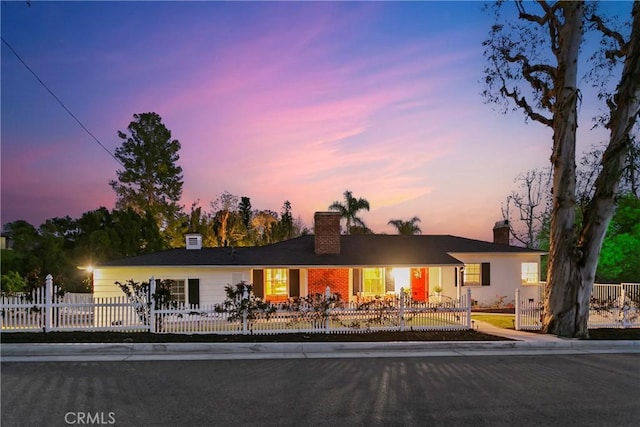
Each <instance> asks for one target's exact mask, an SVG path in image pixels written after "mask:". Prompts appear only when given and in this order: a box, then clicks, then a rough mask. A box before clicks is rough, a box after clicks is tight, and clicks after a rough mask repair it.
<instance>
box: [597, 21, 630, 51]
mask: <svg viewBox="0 0 640 427" xmlns="http://www.w3.org/2000/svg"><path fill="white" fill-rule="evenodd" d="M589 21H590V22H593V23H594V24H595V27H596V28H597V29H598V31H600V32H601V33H602V34H604V35H605V36H607V37H610V38H612V39H613V40H615V42H616V44H617V45H618V49H608V50H606V51H605V56H606V57H607V58H608V59H613V58H623V57H625V56H626V54H627V51H628V50H629V44H628V43H627V42H626V41H625V40H624V37H622V34H620V33H619V32H617V31H613V30H612V29H610V28H609V27H607V26H606V25H605V23H604V21H603V20H602V18H600V17H599V16H598V15H595V14H594V15H591V17H590V18H589Z"/></svg>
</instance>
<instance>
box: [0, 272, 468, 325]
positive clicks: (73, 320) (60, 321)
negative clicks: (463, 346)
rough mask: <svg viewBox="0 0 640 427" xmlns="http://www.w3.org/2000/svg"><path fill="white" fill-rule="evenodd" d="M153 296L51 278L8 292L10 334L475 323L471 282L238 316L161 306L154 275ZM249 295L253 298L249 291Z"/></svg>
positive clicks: (4, 302)
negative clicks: (441, 293) (444, 297)
mask: <svg viewBox="0 0 640 427" xmlns="http://www.w3.org/2000/svg"><path fill="white" fill-rule="evenodd" d="M150 285H151V286H150V287H149V292H148V294H147V293H145V294H144V295H143V297H142V298H138V299H137V301H138V302H135V299H129V298H127V297H125V296H123V297H117V298H94V297H93V296H90V295H87V296H77V295H73V296H67V295H64V296H63V295H61V292H60V291H59V289H58V288H57V287H55V286H54V285H53V279H52V277H51V276H50V275H49V276H47V280H46V284H45V286H44V287H43V288H41V289H37V290H35V291H33V292H32V293H31V294H29V295H18V296H10V297H2V299H1V301H0V302H1V307H0V308H1V310H2V316H1V318H0V322H1V323H0V327H1V328H2V331H3V332H29V331H36V332H43V331H44V332H49V331H148V332H153V333H184V334H203V333H218V334H278V333H341V334H344V333H357V332H373V331H402V330H441V331H442V330H461V329H471V288H468V289H467V292H466V294H465V295H463V297H462V298H461V299H460V300H459V301H456V300H451V301H446V302H439V303H427V302H418V301H413V300H411V299H410V298H409V297H408V296H406V294H405V293H404V292H401V293H400V297H398V298H395V299H385V300H375V301H371V302H368V303H360V304H356V303H343V302H333V300H331V299H330V296H331V293H330V290H329V289H328V288H327V294H326V297H325V298H326V299H325V300H324V301H332V302H331V303H330V304H320V305H317V304H316V305H314V304H310V303H307V304H305V303H304V302H302V303H297V304H295V307H292V304H290V305H287V304H279V305H276V306H275V311H274V312H267V313H265V312H257V313H253V315H254V316H253V317H255V318H253V319H250V318H249V316H248V314H249V313H246V312H244V313H241V314H239V315H237V316H236V317H237V319H231V318H230V314H229V313H228V312H226V311H225V309H224V307H223V306H222V305H217V306H216V305H213V306H208V307H198V306H190V307H184V306H183V307H175V308H173V307H170V308H156V307H155V304H154V303H153V299H152V298H149V295H153V294H154V293H155V280H154V279H153V278H151V281H150ZM243 298H249V296H248V295H244V297H243Z"/></svg>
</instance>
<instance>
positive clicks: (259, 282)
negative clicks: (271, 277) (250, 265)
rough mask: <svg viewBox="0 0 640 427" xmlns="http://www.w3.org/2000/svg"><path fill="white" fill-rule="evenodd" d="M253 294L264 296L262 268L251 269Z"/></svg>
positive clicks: (259, 296)
mask: <svg viewBox="0 0 640 427" xmlns="http://www.w3.org/2000/svg"><path fill="white" fill-rule="evenodd" d="M252 278H253V281H252V284H253V294H254V295H255V296H257V297H258V298H262V297H264V270H253V277H252Z"/></svg>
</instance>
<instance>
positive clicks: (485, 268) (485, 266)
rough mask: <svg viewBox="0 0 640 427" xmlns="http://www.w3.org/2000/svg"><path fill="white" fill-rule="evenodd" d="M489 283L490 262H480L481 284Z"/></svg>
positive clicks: (486, 284)
mask: <svg viewBox="0 0 640 427" xmlns="http://www.w3.org/2000/svg"><path fill="white" fill-rule="evenodd" d="M489 285H491V264H489V263H488V262H483V263H482V286H489Z"/></svg>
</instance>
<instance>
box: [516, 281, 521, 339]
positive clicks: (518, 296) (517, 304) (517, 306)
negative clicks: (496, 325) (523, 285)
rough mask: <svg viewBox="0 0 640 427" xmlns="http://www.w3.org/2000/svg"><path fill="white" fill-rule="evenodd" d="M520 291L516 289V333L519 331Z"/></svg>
mask: <svg viewBox="0 0 640 427" xmlns="http://www.w3.org/2000/svg"><path fill="white" fill-rule="evenodd" d="M520 309H521V307H520V289H518V288H516V331H519V330H520V322H521V319H520Z"/></svg>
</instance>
